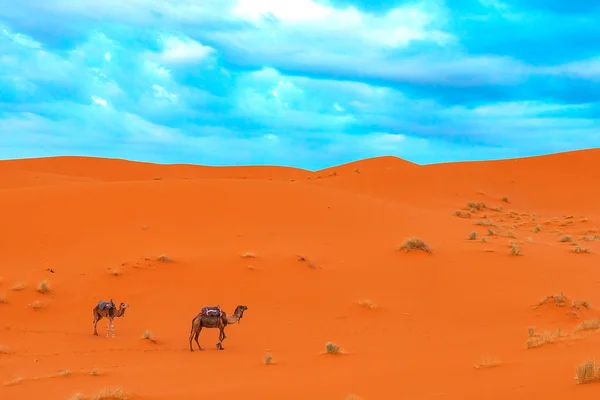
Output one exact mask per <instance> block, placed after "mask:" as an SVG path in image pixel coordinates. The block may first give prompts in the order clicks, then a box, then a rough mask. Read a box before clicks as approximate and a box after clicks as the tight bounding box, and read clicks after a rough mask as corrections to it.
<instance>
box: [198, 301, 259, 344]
mask: <svg viewBox="0 0 600 400" xmlns="http://www.w3.org/2000/svg"><path fill="white" fill-rule="evenodd" d="M247 309H248V307H246V306H237V307H236V308H235V311H234V312H233V315H227V314H226V313H225V312H224V311H223V310H221V308H220V307H219V306H214V307H209V306H207V307H203V308H202V310H201V311H200V313H199V314H198V315H196V316H195V317H194V319H193V320H192V330H191V331H190V351H194V349H193V348H192V338H193V339H194V340H195V341H196V344H197V345H198V350H204V349H203V348H202V347H200V343H199V342H198V336H200V332H201V331H202V328H219V330H220V331H221V332H220V333H219V343H217V349H219V350H224V349H223V340H225V338H226V337H227V336H225V327H226V326H227V325H228V324H235V323H236V322H237V323H238V324H239V323H240V321H241V320H242V317H243V316H244V311H246V310H247Z"/></svg>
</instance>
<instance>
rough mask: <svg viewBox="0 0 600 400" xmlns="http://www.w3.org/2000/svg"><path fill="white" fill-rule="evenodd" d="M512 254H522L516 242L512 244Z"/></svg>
mask: <svg viewBox="0 0 600 400" xmlns="http://www.w3.org/2000/svg"><path fill="white" fill-rule="evenodd" d="M510 255H511V256H519V255H521V248H520V247H519V246H517V245H516V243H514V242H513V243H511V244H510Z"/></svg>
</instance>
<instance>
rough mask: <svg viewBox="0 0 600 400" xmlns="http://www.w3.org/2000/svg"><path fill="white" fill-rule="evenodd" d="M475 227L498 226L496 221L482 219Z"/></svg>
mask: <svg viewBox="0 0 600 400" xmlns="http://www.w3.org/2000/svg"><path fill="white" fill-rule="evenodd" d="M475 225H479V226H496V223H495V222H494V221H492V220H491V219H488V220H483V219H480V220H479V221H477V222H475Z"/></svg>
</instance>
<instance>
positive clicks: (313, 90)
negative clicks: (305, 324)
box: [0, 0, 600, 170]
mask: <svg viewBox="0 0 600 400" xmlns="http://www.w3.org/2000/svg"><path fill="white" fill-rule="evenodd" d="M17 3H18V5H17ZM598 21H600V2H598V1H591V0H590V1H565V0H528V1H526V0H422V1H418V0H417V1H402V0H399V1H393V0H378V1H370V0H353V1H346V0H285V1H283V0H103V1H97V0H77V1H72V0H18V1H16V2H15V0H0V158H1V159H10V158H23V157H40V156H54V155H85V156H97V157H111V158H125V159H130V160H136V161H149V162H156V163H191V164H204V165H250V164H254V165H256V164H260V165H265V164H270V165H284V166H293V167H299V168H305V169H309V170H316V169H320V168H325V167H328V166H332V165H338V164H341V163H346V162H350V161H354V160H357V159H361V158H367V157H376V156H382V155H393V156H398V157H401V158H404V159H407V160H410V161H412V162H416V163H419V164H428V163H437V162H448V161H462V160H482V159H498V158H512V157H522V156H530V155H539V154H545V153H553V152H562V151H568V150H575V149H581V148H593V147H600V24H598Z"/></svg>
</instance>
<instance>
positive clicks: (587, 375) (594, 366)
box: [575, 360, 600, 385]
mask: <svg viewBox="0 0 600 400" xmlns="http://www.w3.org/2000/svg"><path fill="white" fill-rule="evenodd" d="M597 381H600V365H598V363H597V362H596V361H595V360H587V361H586V362H584V363H583V364H579V365H578V366H577V367H576V368H575V382H576V383H577V384H578V385H583V384H585V383H592V382H597Z"/></svg>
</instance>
